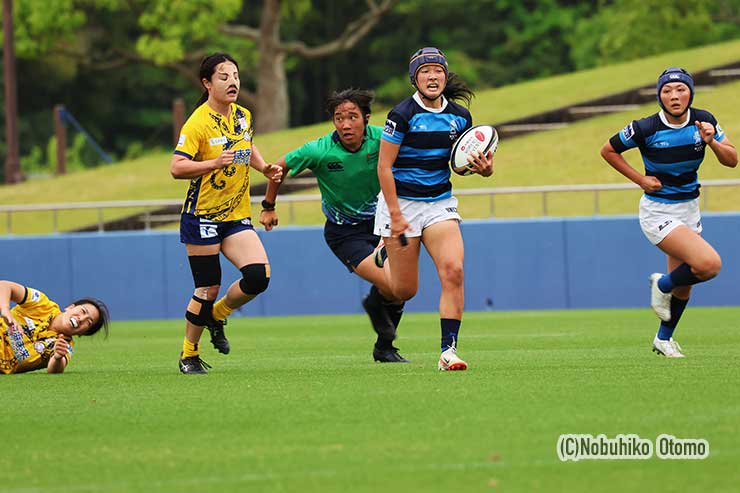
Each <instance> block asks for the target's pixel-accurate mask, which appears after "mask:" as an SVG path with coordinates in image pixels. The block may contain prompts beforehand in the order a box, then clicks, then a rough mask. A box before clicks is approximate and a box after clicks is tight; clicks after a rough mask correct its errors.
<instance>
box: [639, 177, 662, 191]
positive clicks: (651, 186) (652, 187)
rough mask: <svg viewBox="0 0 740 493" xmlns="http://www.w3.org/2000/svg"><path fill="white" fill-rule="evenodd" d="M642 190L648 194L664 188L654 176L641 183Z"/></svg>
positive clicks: (644, 178)
mask: <svg viewBox="0 0 740 493" xmlns="http://www.w3.org/2000/svg"><path fill="white" fill-rule="evenodd" d="M640 188H642V189H643V190H645V191H646V192H648V193H653V192H657V191H658V190H660V189H661V188H663V184H662V183H661V182H660V180H659V179H657V178H656V177H654V176H645V177H643V179H642V181H641V182H640Z"/></svg>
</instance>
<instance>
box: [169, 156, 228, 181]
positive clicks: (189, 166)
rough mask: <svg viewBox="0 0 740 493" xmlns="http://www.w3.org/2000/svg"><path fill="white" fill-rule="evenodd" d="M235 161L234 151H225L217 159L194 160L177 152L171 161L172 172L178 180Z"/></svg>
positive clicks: (203, 173) (198, 174)
mask: <svg viewBox="0 0 740 493" xmlns="http://www.w3.org/2000/svg"><path fill="white" fill-rule="evenodd" d="M233 162H234V151H224V152H222V153H221V154H219V156H218V157H217V158H216V159H209V160H207V161H193V160H192V159H188V158H186V157H185V156H181V155H179V154H175V155H174V156H172V161H170V174H172V178H175V179H178V180H189V179H191V178H197V177H199V176H203V175H205V174H207V173H210V172H211V171H214V170H217V169H220V168H223V167H224V166H228V165H230V164H231V163H233Z"/></svg>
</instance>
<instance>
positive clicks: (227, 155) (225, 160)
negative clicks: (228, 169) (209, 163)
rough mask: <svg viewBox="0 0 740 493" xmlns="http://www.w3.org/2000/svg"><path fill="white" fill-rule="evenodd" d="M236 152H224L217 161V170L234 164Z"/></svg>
mask: <svg viewBox="0 0 740 493" xmlns="http://www.w3.org/2000/svg"><path fill="white" fill-rule="evenodd" d="M234 152H235V151H224V152H222V153H221V154H219V156H218V157H217V158H216V159H215V163H214V164H215V166H216V169H219V168H223V167H224V166H228V165H230V164H231V163H233V162H234Z"/></svg>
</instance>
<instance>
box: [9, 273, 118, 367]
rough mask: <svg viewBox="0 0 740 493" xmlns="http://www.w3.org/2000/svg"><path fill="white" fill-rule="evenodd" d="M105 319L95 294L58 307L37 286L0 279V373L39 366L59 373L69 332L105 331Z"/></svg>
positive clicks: (70, 342) (67, 348)
mask: <svg viewBox="0 0 740 493" xmlns="http://www.w3.org/2000/svg"><path fill="white" fill-rule="evenodd" d="M11 301H12V302H14V303H15V306H14V307H13V308H12V309H11V308H10V302H11ZM108 320H109V316H108V308H107V307H106V306H105V303H103V302H102V301H100V300H97V299H95V298H82V299H79V300H77V301H74V302H72V303H71V304H70V305H69V306H67V307H66V308H65V309H64V310H62V309H60V308H59V305H58V304H56V303H54V302H53V301H51V300H50V299H49V298H48V297H47V296H46V295H45V294H44V293H42V292H41V291H39V290H37V289H33V288H28V287H25V286H22V285H20V284H18V283H15V282H12V281H0V374H3V373H4V374H9V373H24V372H27V371H33V370H39V369H41V368H46V371H47V372H49V373H62V372H63V371H64V369H65V368H66V367H67V364H68V363H69V360H70V359H71V357H72V353H73V346H74V342H73V340H72V336H91V335H93V334H95V333H97V332H98V331H99V330H100V329H101V328H104V329H105V333H106V335H107V334H108Z"/></svg>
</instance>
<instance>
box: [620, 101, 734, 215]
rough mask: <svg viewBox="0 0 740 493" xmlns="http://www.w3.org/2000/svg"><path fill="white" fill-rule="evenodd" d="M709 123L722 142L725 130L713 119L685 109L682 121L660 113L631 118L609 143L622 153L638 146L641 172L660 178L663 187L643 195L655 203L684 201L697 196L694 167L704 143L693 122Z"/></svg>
mask: <svg viewBox="0 0 740 493" xmlns="http://www.w3.org/2000/svg"><path fill="white" fill-rule="evenodd" d="M697 120H698V121H700V122H707V123H711V124H712V125H713V126H714V130H715V134H714V139H715V140H716V141H717V142H722V141H723V140H724V138H725V133H724V131H723V130H722V127H720V126H719V124H718V123H717V120H716V118H714V116H713V115H712V114H711V113H710V112H708V111H704V110H699V109H694V108H690V109H689V115H688V118H687V120H686V123H685V124H683V125H680V126H679V125H672V124H670V123H668V121H667V120H665V116H664V115H663V113H662V112H658V113H656V114H654V115H651V116H648V117H647V118H643V119H641V120H633V121H632V123H630V124H629V125H627V126H626V127H624V129H623V130H622V131H621V132H619V133H618V134H616V135H614V136H613V137H612V138H611V139H609V142H610V143H611V145H612V147H613V148H614V150H615V151H617V152H619V153H622V152H624V151H626V150H627V149H632V148H633V147H638V148H639V149H640V154H642V161H643V163H645V175H646V176H654V177H656V178H657V179H659V180H660V182H661V183H662V184H663V187H662V188H661V189H660V190H658V191H657V192H652V193H648V192H645V195H646V196H647V197H648V198H649V199H651V200H655V201H657V202H668V203H673V202H686V201H689V200H693V199H695V198H696V197H698V196H699V187H700V186H701V185H700V184H699V177H698V175H697V170H698V169H699V165H701V163H702V161H703V160H704V151H705V149H706V144H705V143H704V141H703V140H702V138H701V136H700V135H699V130H698V129H697V128H696V125H694V122H695V121H697Z"/></svg>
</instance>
